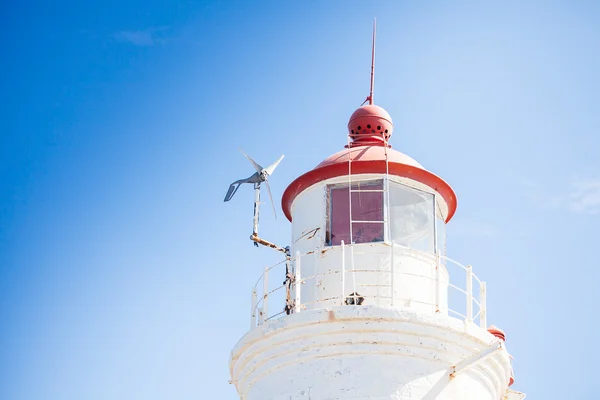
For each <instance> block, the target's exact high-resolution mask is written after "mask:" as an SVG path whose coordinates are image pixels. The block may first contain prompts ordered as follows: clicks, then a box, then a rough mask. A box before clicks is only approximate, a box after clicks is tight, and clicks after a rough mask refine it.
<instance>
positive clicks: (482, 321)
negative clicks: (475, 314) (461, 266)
mask: <svg viewBox="0 0 600 400" xmlns="http://www.w3.org/2000/svg"><path fill="white" fill-rule="evenodd" d="M486 291H487V288H486V283H485V282H481V286H480V287H479V303H480V304H481V306H480V307H481V308H480V310H479V326H480V327H481V328H483V329H487V304H486V302H487V300H486V296H487V293H486Z"/></svg>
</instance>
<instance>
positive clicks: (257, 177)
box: [223, 149, 284, 232]
mask: <svg viewBox="0 0 600 400" xmlns="http://www.w3.org/2000/svg"><path fill="white" fill-rule="evenodd" d="M239 150H240V152H241V153H242V154H243V155H244V157H246V158H247V159H248V161H250V163H251V164H252V166H253V167H254V169H255V170H256V172H255V173H254V174H252V175H251V176H250V177H248V178H246V179H238V180H237V181H235V182H233V183H232V184H231V185H229V189H228V190H227V194H225V199H224V200H223V201H225V202H227V201H229V200H231V199H232V198H233V195H235V193H236V192H237V190H238V189H239V188H240V186H241V185H242V183H252V184H254V226H255V229H254V232H256V230H257V226H258V207H259V201H260V184H261V183H263V182H264V183H265V185H266V186H267V191H268V192H269V198H270V199H271V206H272V207H273V215H275V218H277V212H276V211H275V203H274V202H273V194H272V193H271V187H270V186H269V181H268V179H269V176H271V175H273V171H275V168H277V166H278V165H279V163H280V162H281V160H283V157H284V155H283V154H282V155H281V157H279V159H278V160H277V161H275V162H274V163H273V164H271V165H269V166H268V167H267V168H263V167H261V165H260V164H259V163H257V162H256V161H254V160H253V159H252V158H251V157H250V156H249V155H248V154H246V153H244V151H243V150H242V149H239Z"/></svg>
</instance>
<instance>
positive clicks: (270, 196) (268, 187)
mask: <svg viewBox="0 0 600 400" xmlns="http://www.w3.org/2000/svg"><path fill="white" fill-rule="evenodd" d="M265 183H266V184H267V192H269V198H270V199H271V207H273V215H274V216H275V219H277V212H276V211H275V203H274V202H273V194H271V186H269V181H268V180H266V181H265Z"/></svg>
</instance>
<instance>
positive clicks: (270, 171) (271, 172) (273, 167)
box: [265, 154, 285, 175]
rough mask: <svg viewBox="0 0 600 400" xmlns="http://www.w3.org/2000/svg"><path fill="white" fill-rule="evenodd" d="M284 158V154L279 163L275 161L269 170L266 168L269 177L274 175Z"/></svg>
mask: <svg viewBox="0 0 600 400" xmlns="http://www.w3.org/2000/svg"><path fill="white" fill-rule="evenodd" d="M283 157H285V155H283V154H282V155H281V157H279V159H278V160H277V161H275V162H274V163H273V164H271V165H269V166H268V167H267V168H265V171H267V174H269V175H272V174H273V171H275V168H277V166H278V165H279V163H280V162H281V160H283Z"/></svg>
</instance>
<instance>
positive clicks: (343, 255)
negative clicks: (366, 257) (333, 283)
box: [340, 240, 346, 306]
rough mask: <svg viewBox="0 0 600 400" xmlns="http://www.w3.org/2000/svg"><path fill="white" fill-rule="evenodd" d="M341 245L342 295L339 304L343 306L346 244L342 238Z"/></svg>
mask: <svg viewBox="0 0 600 400" xmlns="http://www.w3.org/2000/svg"><path fill="white" fill-rule="evenodd" d="M340 244H341V245H342V266H341V268H342V269H341V273H342V295H341V297H340V304H341V305H342V306H343V305H344V297H345V296H346V245H345V244H344V241H343V240H342V241H341V243H340Z"/></svg>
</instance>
